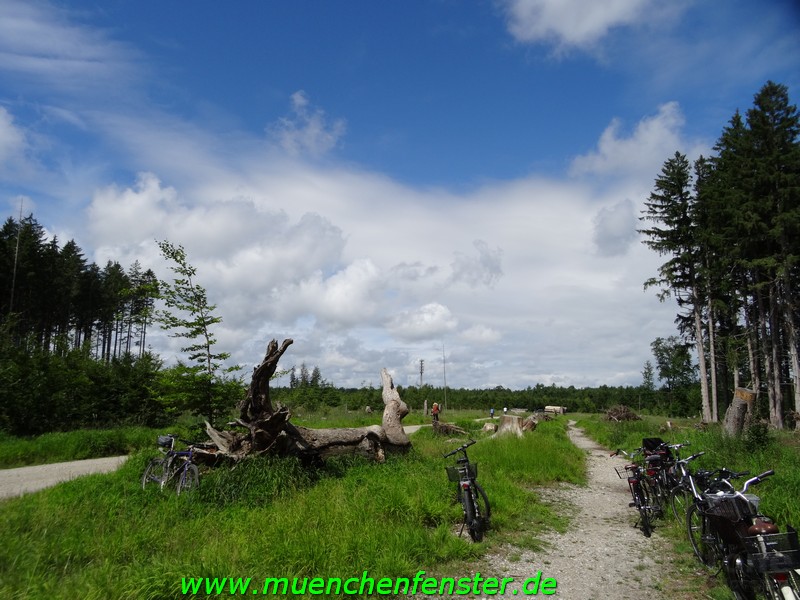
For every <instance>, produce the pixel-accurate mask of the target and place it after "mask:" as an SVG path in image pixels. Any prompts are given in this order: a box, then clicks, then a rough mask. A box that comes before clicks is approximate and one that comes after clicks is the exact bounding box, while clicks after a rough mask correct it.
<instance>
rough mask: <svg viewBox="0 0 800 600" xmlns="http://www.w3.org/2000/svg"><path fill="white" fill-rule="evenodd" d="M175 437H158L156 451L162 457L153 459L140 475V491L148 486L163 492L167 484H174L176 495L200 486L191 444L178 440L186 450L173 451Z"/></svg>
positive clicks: (176, 438) (170, 435)
mask: <svg viewBox="0 0 800 600" xmlns="http://www.w3.org/2000/svg"><path fill="white" fill-rule="evenodd" d="M176 440H179V438H178V437H177V436H175V435H172V434H168V435H160V436H158V439H157V444H158V449H159V451H160V452H162V453H163V454H164V456H161V457H157V458H154V459H153V460H151V461H150V464H149V465H147V468H146V469H145V470H144V473H143V474H142V489H147V487H148V484H154V485H157V486H158V488H159V489H161V490H163V489H164V488H165V487H166V486H167V484H169V483H171V482H174V483H175V490H176V491H177V493H178V495H180V494H181V493H184V492H189V491H191V490H194V489H196V488H198V487H199V486H200V472H199V471H198V469H197V465H195V464H194V463H193V462H192V459H193V457H194V449H193V447H192V442H190V441H188V440H182V439H181V440H179V441H181V442H183V443H184V444H188V448H187V449H186V450H180V451H179V450H175V441H176Z"/></svg>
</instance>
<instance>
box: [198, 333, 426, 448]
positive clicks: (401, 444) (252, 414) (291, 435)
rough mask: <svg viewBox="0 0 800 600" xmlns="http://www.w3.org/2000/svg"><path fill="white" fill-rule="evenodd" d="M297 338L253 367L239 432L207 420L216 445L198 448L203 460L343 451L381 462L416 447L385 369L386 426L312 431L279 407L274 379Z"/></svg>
mask: <svg viewBox="0 0 800 600" xmlns="http://www.w3.org/2000/svg"><path fill="white" fill-rule="evenodd" d="M291 344H292V340H291V339H287V340H284V341H283V344H281V345H280V347H279V346H278V343H277V341H276V340H272V341H271V342H270V343H269V344H268V346H267V352H266V354H265V356H264V359H263V360H262V361H261V364H259V365H258V367H256V368H255V369H254V370H253V377H252V380H251V382H250V387H249V388H248V390H247V395H246V396H245V398H244V399H243V400H242V401H241V402H240V403H239V405H238V407H237V408H238V409H239V418H238V419H236V420H235V421H234V422H232V423H229V424H228V425H229V426H233V427H237V428H238V430H236V431H228V430H223V431H220V430H217V429H215V428H214V427H212V426H211V425H210V424H209V423H206V433H207V434H208V437H209V438H210V440H211V444H205V445H204V446H205V447H200V448H198V449H197V458H198V461H199V462H204V463H216V462H218V461H219V460H220V458H221V457H224V458H227V459H230V460H233V461H240V460H242V459H243V458H245V457H248V456H256V455H259V454H267V453H268V454H273V455H277V456H299V457H301V458H302V459H304V460H305V461H320V460H324V459H326V458H329V457H331V456H337V455H340V454H356V455H361V456H365V457H368V458H372V459H374V460H376V461H378V462H383V461H384V460H385V456H386V452H387V451H401V450H406V449H408V448H409V447H410V446H411V442H410V441H409V439H408V436H407V435H406V434H405V431H404V430H403V424H402V420H403V417H405V416H406V415H407V414H408V406H407V405H406V403H405V402H403V401H402V400H401V399H400V394H399V393H398V392H397V389H396V388H395V387H394V382H393V381H392V377H391V375H389V372H388V371H387V370H386V369H383V370H382V371H381V380H382V382H383V403H384V411H383V424H382V425H370V426H368V427H342V428H331V429H310V428H308V427H298V426H295V425H293V424H292V423H291V422H290V418H291V412H290V411H289V409H288V408H287V407H285V406H278V407H273V405H272V402H271V401H270V397H269V381H270V379H271V378H272V376H273V375H274V374H275V371H276V369H277V366H278V361H279V360H280V358H281V356H283V353H284V352H286V349H287V348H288V347H289V346H290V345H291Z"/></svg>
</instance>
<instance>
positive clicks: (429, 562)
mask: <svg viewBox="0 0 800 600" xmlns="http://www.w3.org/2000/svg"><path fill="white" fill-rule="evenodd" d="M476 439H477V438H476ZM412 440H413V449H412V450H411V451H409V452H408V453H406V454H403V455H391V456H389V458H388V460H387V462H386V463H385V464H375V463H371V462H368V461H366V460H362V459H357V458H340V459H337V460H331V461H328V462H327V463H326V464H325V465H324V466H323V467H322V468H317V469H307V468H305V467H303V466H302V465H301V464H299V462H297V461H294V460H291V459H289V460H277V459H269V458H261V459H253V460H252V461H248V462H246V463H243V464H241V465H240V466H238V467H237V468H235V469H233V470H230V469H215V470H213V471H211V472H207V473H204V474H203V475H202V477H201V487H200V490H199V493H198V494H196V495H184V496H181V497H176V496H174V495H173V494H171V493H160V492H158V491H157V490H146V491H143V490H142V489H141V487H140V485H139V477H140V475H141V472H142V471H143V469H144V467H145V465H146V464H147V461H148V460H149V458H150V457H151V456H152V454H153V453H152V452H150V451H139V452H135V453H134V454H133V455H132V456H131V458H130V459H129V460H128V461H127V462H126V463H125V464H124V465H123V466H122V468H121V469H120V470H119V471H117V472H115V473H112V474H108V475H94V476H89V477H86V478H81V479H78V480H74V481H70V482H67V483H63V484H60V485H58V486H56V487H54V488H51V489H48V490H44V491H42V492H39V493H36V494H32V495H28V496H25V497H22V498H15V499H10V500H5V501H2V502H0V531H2V532H3V534H4V535H3V538H4V542H3V544H2V545H0V597H2V598H9V599H20V600H21V599H23V598H25V599H29V598H32V599H36V598H53V599H59V598H64V599H66V598H69V599H72V598H85V599H95V598H97V599H100V598H103V599H116V598H119V599H122V598H125V599H128V598H137V599H138V598H142V599H159V600H162V599H167V598H180V597H183V594H182V592H181V580H182V578H184V577H220V578H221V577H252V578H253V580H254V581H258V582H261V581H263V579H264V578H265V577H282V576H285V577H290V578H291V577H304V576H306V577H341V578H346V577H351V576H354V575H358V576H360V575H361V573H362V571H364V570H367V571H369V573H370V576H372V577H374V578H378V577H400V576H410V575H413V574H414V573H415V572H416V571H417V570H418V569H424V570H427V571H428V572H431V571H433V570H434V569H435V568H441V567H442V566H443V565H448V564H450V565H454V564H461V563H462V561H471V560H473V559H475V558H476V557H478V556H479V555H481V554H482V553H483V552H485V551H486V550H487V548H489V547H491V545H492V544H502V543H505V542H509V541H514V542H517V541H522V542H524V543H527V544H530V545H535V543H536V540H535V535H533V534H532V533H531V532H532V531H536V530H537V529H538V530H541V529H543V528H544V527H545V524H546V523H550V522H552V521H553V515H551V514H550V513H549V511H548V509H547V508H546V507H544V506H542V505H541V504H539V503H538V502H536V496H535V494H534V492H532V491H531V490H530V488H531V487H532V486H535V485H542V484H548V483H550V482H553V481H560V480H566V481H571V482H574V483H580V482H582V481H583V478H584V471H583V469H584V463H583V461H584V455H583V453H582V452H580V451H579V450H577V449H576V448H574V446H572V445H571V444H570V443H569V441H568V440H567V438H566V435H565V424H564V422H563V421H555V422H551V423H543V424H542V425H540V427H539V428H538V429H537V430H536V431H535V432H532V433H529V434H527V435H526V436H525V437H524V438H522V439H519V440H518V439H516V438H498V439H490V438H481V439H479V442H478V443H477V444H475V445H474V446H472V447H471V448H470V458H471V459H472V460H474V461H477V462H478V464H479V481H480V482H481V484H482V486H483V487H484V488H485V489H486V492H487V494H488V495H489V499H490V501H491V502H492V514H493V519H492V530H491V531H490V532H489V534H488V536H487V538H486V542H484V543H483V544H472V543H471V542H469V541H468V537H467V536H466V535H465V536H464V537H462V538H459V537H457V536H455V535H454V534H453V531H454V530H455V529H456V525H457V523H459V521H460V518H461V514H460V513H461V509H460V506H459V505H458V504H456V503H455V491H454V488H453V487H452V485H453V484H451V483H450V482H448V481H447V477H446V476H445V472H444V466H445V464H446V462H447V461H445V460H443V459H442V458H441V456H442V454H443V453H444V452H446V451H447V450H449V449H452V448H453V447H455V446H456V445H459V444H460V443H463V438H462V439H460V440H445V439H442V438H440V437H436V436H434V435H433V433H432V431H431V430H430V429H428V428H424V429H422V430H421V431H419V432H417V433H416V434H414V435H413V436H412ZM151 445H152V443H151ZM521 531H523V532H525V533H524V534H522V533H520V532H521ZM259 585H260V584H259Z"/></svg>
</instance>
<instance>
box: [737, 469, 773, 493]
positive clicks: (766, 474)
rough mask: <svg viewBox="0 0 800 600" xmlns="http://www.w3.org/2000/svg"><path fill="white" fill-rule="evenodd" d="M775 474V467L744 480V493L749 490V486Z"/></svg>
mask: <svg viewBox="0 0 800 600" xmlns="http://www.w3.org/2000/svg"><path fill="white" fill-rule="evenodd" d="M773 475H775V471H774V469H770V470H769V471H764V472H763V473H761V475H756V476H755V477H753V478H751V479H748V480H747V481H745V482H744V485H743V486H742V494H744V493H745V492H746V491H747V488H749V487H750V486H751V485H756V484H759V483H761V482H762V481H764V480H765V479H766V478H767V477H772V476H773Z"/></svg>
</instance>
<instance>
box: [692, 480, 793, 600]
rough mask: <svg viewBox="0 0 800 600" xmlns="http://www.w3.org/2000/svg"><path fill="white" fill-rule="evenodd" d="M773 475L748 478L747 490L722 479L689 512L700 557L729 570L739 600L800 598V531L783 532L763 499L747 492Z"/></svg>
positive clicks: (729, 581)
mask: <svg viewBox="0 0 800 600" xmlns="http://www.w3.org/2000/svg"><path fill="white" fill-rule="evenodd" d="M723 472H724V474H727V473H731V472H727V471H724V470H723ZM773 474H774V471H772V470H770V471H766V472H765V473H762V474H761V475H758V476H756V477H753V478H751V479H748V480H747V481H746V482H745V483H744V485H743V486H742V489H741V490H736V489H735V488H734V487H733V485H732V484H730V482H729V481H727V479H717V480H715V482H714V483H715V484H714V485H713V486H712V488H711V489H710V490H707V491H705V492H702V493H700V494H699V496H698V498H697V499H696V501H695V502H694V503H693V504H692V505H691V506H689V508H688V510H687V513H686V529H687V533H688V535H689V541H690V542H691V544H692V548H693V549H694V552H695V554H696V555H697V557H698V559H699V560H700V562H701V563H702V564H703V565H705V566H706V567H707V568H709V569H710V570H712V571H716V572H719V571H722V572H723V574H724V576H725V581H726V583H727V584H728V587H729V588H730V589H731V591H732V592H733V594H734V596H735V597H736V599H737V600H754V599H755V598H757V597H760V596H763V597H765V598H770V599H772V600H800V544H798V539H797V532H796V531H795V530H794V529H793V528H792V527H787V528H786V531H785V532H781V531H780V530H779V529H778V527H777V526H776V525H775V524H774V523H773V520H772V519H771V518H769V517H767V516H765V515H762V514H761V513H760V512H759V510H758V505H759V498H758V496H755V495H753V494H748V493H747V490H748V488H749V487H750V486H752V485H755V484H758V483H761V482H762V481H763V480H764V479H766V478H767V477H770V476H772V475H773ZM714 488H716V489H714Z"/></svg>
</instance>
